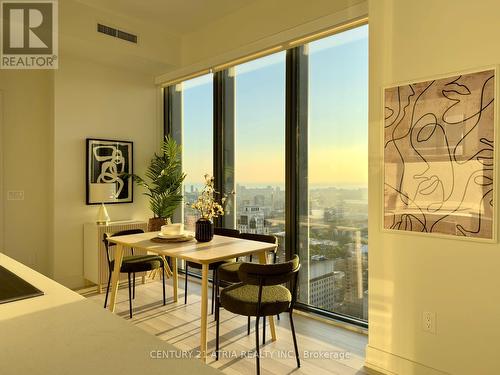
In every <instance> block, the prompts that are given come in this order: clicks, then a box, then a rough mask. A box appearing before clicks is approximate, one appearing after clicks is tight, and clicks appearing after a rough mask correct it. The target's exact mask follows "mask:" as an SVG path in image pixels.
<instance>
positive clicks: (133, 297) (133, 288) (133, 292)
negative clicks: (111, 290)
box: [132, 272, 135, 299]
mask: <svg viewBox="0 0 500 375" xmlns="http://www.w3.org/2000/svg"><path fill="white" fill-rule="evenodd" d="M132 277H133V279H132V299H135V272H134V273H133V274H132Z"/></svg>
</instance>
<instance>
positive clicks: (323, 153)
mask: <svg viewBox="0 0 500 375" xmlns="http://www.w3.org/2000/svg"><path fill="white" fill-rule="evenodd" d="M308 50H309V88H308V95H309V100H308V102H309V105H308V111H309V121H308V129H309V135H308V153H309V155H308V161H307V170H308V185H309V189H308V194H307V196H305V197H304V196H303V197H302V198H303V199H308V201H309V220H308V223H309V231H308V243H309V246H308V247H306V248H304V249H302V250H301V252H302V254H300V255H301V257H302V258H303V257H308V259H309V262H308V265H307V266H308V267H307V268H308V269H307V270H306V269H305V268H304V276H306V277H307V278H308V281H309V291H308V293H307V294H301V297H302V298H303V299H305V300H304V301H301V302H304V303H307V304H309V305H312V306H315V307H318V308H321V309H324V310H328V311H332V312H337V313H341V314H345V315H349V316H352V317H355V318H359V319H362V320H367V318H368V317H367V311H368V310H367V303H368V301H367V290H368V278H367V273H368V26H363V27H359V28H356V29H352V30H349V31H345V32H343V33H340V34H336V35H333V36H330V37H328V38H324V39H320V40H318V41H315V42H312V43H310V44H309V46H308Z"/></svg>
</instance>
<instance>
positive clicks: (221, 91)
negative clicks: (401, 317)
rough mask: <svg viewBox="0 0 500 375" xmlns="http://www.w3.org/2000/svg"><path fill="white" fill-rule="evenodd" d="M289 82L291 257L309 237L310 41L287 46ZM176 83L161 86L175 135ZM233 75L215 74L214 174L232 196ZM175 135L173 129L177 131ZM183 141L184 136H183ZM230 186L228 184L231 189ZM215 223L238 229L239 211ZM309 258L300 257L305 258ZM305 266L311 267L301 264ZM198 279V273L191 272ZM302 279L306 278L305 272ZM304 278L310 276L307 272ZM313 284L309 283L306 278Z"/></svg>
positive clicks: (168, 128)
mask: <svg viewBox="0 0 500 375" xmlns="http://www.w3.org/2000/svg"><path fill="white" fill-rule="evenodd" d="M285 74H286V84H285V90H286V93H285V101H286V103H285V251H286V257H287V259H290V258H291V256H292V255H293V254H298V253H299V248H300V246H301V244H300V241H303V242H304V241H307V240H308V237H307V236H304V235H301V236H300V233H301V230H300V225H301V223H300V217H301V213H303V212H306V213H307V212H308V202H307V200H305V199H300V198H301V196H304V193H305V194H307V191H308V179H307V162H308V160H307V148H308V136H307V134H308V74H309V62H308V45H307V44H305V45H299V46H297V47H294V48H291V49H288V50H286V73H285ZM172 87H174V86H169V87H165V88H164V89H163V97H164V100H163V105H164V108H163V114H164V115H163V119H164V126H163V129H164V135H167V134H172V131H173V129H174V128H175V124H177V123H176V121H178V119H177V118H176V116H175V113H174V112H175V111H176V110H177V108H178V105H179V103H181V104H180V105H182V102H181V101H179V99H178V97H176V92H175V89H172ZM234 108H235V78H234V68H233V67H231V68H227V69H224V70H221V71H217V72H215V73H214V75H213V173H214V179H215V189H216V190H217V191H218V192H220V193H222V194H228V193H231V191H234V188H235V183H234V174H231V173H225V171H226V170H227V168H234V160H235V155H234V149H235V148H234V143H235V139H234V134H235V131H234V130H235V118H234V113H235V111H234ZM174 138H178V137H175V133H174ZM180 141H182V140H180ZM228 187H230V188H229V189H228ZM215 225H216V226H223V227H227V228H234V227H235V226H236V215H234V213H233V215H228V216H223V217H221V218H217V219H216V220H215ZM308 261H309V260H308V259H306V260H304V259H302V262H308ZM303 269H307V267H303ZM190 275H193V276H194V277H200V276H199V275H197V274H191V272H190ZM302 277H303V276H302ZM306 279H308V276H307V275H306ZM307 282H309V281H307ZM296 307H297V308H298V309H300V310H303V311H307V312H311V313H314V314H318V315H321V316H324V317H327V318H330V319H334V320H337V321H341V322H345V323H348V324H352V325H355V326H358V327H362V328H368V322H367V321H364V320H362V319H358V318H356V317H353V316H348V315H345V314H340V313H336V312H333V311H328V310H324V309H321V308H318V307H315V306H312V305H309V304H305V303H301V302H297V305H296Z"/></svg>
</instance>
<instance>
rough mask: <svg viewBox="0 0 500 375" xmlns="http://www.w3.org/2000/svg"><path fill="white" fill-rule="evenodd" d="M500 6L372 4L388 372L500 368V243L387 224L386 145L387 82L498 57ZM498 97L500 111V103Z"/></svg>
mask: <svg viewBox="0 0 500 375" xmlns="http://www.w3.org/2000/svg"><path fill="white" fill-rule="evenodd" d="M499 13H500V3H499V2H498V1H496V0H482V1H475V2H473V1H468V0H440V1H435V0H419V1H414V0H374V1H371V2H370V8H369V17H370V142H369V143H370V150H369V152H370V175H369V202H370V208H369V209H370V223H369V225H370V227H369V243H370V257H369V344H368V348H367V359H366V361H367V364H369V365H370V366H372V367H375V368H379V369H384V370H385V371H386V372H389V371H392V372H393V373H397V374H404V375H411V374H437V373H441V372H446V373H451V374H497V373H498V372H499V368H500V357H499V356H498V353H497V352H498V340H499V339H500V321H499V316H500V303H499V301H500V287H499V286H500V279H499V276H498V275H499V271H498V268H499V265H500V247H499V246H498V244H484V243H477V242H471V241H466V240H460V239H441V238H439V239H437V238H435V237H432V236H428V237H425V236H418V235H412V234H405V233H388V232H382V231H381V226H382V223H381V220H382V212H381V207H382V202H381V189H382V186H383V181H382V147H381V144H380V137H381V127H382V126H383V112H382V88H383V87H384V86H388V85H393V84H394V83H398V82H405V81H409V80H416V79H426V78H429V77H433V76H436V75H442V74H446V73H453V72H457V71H462V70H468V69H477V68H481V67H484V66H487V65H492V64H495V65H498V64H499V63H500V49H499V48H497V45H498V36H499V35H500V23H499V22H498V14H499ZM497 101H498V99H497ZM496 105H497V109H498V102H497V104H496ZM497 122H498V120H497ZM497 130H498V128H497ZM497 133H498V132H497ZM497 138H498V137H497ZM497 162H498V160H497ZM497 170H498V163H497ZM497 176H498V173H497ZM497 193H498V192H497ZM497 198H498V195H497ZM497 202H498V199H497ZM497 226H498V223H497ZM424 311H431V312H436V314H437V323H436V327H437V334H436V335H432V334H428V333H425V332H423V331H422V313H423V312H424Z"/></svg>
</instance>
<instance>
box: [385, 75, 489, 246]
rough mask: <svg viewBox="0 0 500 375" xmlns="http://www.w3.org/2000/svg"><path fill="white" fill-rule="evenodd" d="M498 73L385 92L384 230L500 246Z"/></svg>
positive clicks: (450, 79)
mask: <svg viewBox="0 0 500 375" xmlns="http://www.w3.org/2000/svg"><path fill="white" fill-rule="evenodd" d="M495 71H496V70H495V69H491V70H485V71H481V72H475V73H469V74H462V75H455V76H452V77H449V78H443V79H436V80H429V81H424V82H418V83H411V84H407V85H402V86H397V87H390V88H386V89H385V90H384V101H385V104H384V112H385V114H384V137H383V139H384V146H383V147H384V200H383V201H384V228H385V229H392V230H399V231H410V232H421V233H435V234H441V235H451V236H460V237H469V238H476V239H484V240H495V239H496V238H495V232H496V231H495V230H494V228H495V225H496V223H495V222H494V220H496V219H495V217H496V215H495V213H494V208H493V205H494V197H495V190H496V189H495V188H494V186H495V185H496V181H494V178H495V176H494V175H495V173H494V170H495V166H496V162H495V146H494V140H495V105H494V101H495V92H496V90H495V86H496V85H495Z"/></svg>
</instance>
